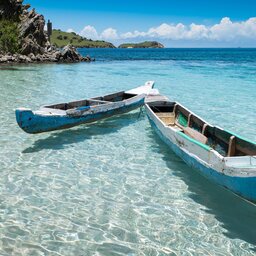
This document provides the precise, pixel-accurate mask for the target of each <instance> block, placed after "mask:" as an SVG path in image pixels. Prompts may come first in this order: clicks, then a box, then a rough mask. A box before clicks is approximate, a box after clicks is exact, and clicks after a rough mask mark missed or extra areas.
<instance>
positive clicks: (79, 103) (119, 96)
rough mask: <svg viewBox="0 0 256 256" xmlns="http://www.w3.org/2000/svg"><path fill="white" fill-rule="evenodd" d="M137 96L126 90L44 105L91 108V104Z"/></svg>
mask: <svg viewBox="0 0 256 256" xmlns="http://www.w3.org/2000/svg"><path fill="white" fill-rule="evenodd" d="M135 96H137V95H136V94H129V93H125V92H118V93H113V94H108V95H105V96H100V97H95V98H90V99H85V100H78V101H72V102H67V103H59V104H54V105H48V106H44V108H50V109H58V110H68V109H79V108H81V109H85V108H86V107H88V108H89V107H90V106H97V105H101V104H108V103H112V102H118V101H123V100H127V99H130V98H132V97H135Z"/></svg>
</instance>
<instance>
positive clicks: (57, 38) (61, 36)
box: [51, 29, 115, 48]
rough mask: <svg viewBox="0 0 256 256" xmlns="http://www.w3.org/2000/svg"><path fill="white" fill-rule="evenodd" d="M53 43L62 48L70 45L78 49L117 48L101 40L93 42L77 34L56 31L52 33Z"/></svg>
mask: <svg viewBox="0 0 256 256" xmlns="http://www.w3.org/2000/svg"><path fill="white" fill-rule="evenodd" d="M51 43H52V44H54V45H56V46H57V47H60V48H61V47H64V46H66V45H68V44H71V45H73V46H75V47H77V48H115V46H114V45H113V44H111V43H109V42H105V41H99V40H96V41H93V40H91V39H87V38H85V37H82V36H80V35H77V34H76V33H75V32H71V33H68V32H63V31H61V30H56V29H54V30H53V31H52V35H51Z"/></svg>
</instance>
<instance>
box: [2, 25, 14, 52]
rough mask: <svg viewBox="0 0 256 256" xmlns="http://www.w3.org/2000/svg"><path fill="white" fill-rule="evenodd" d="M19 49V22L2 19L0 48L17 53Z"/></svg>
mask: <svg viewBox="0 0 256 256" xmlns="http://www.w3.org/2000/svg"><path fill="white" fill-rule="evenodd" d="M18 49H19V32H18V27H17V23H16V22H14V21H10V20H0V50H1V51H3V52H10V53H15V52H17V51H18Z"/></svg>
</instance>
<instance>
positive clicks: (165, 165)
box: [0, 50, 256, 255]
mask: <svg viewBox="0 0 256 256" xmlns="http://www.w3.org/2000/svg"><path fill="white" fill-rule="evenodd" d="M83 51H85V50H83ZM102 51H103V50H98V51H97V50H88V52H89V53H90V54H91V55H92V56H93V55H94V56H95V57H98V55H100V54H101V53H102ZM112 51H113V50H112ZM198 51H199V50H198ZM238 51H241V50H238ZM251 51H252V52H253V53H251V52H250V53H247V55H246V54H245V53H244V52H242V55H243V56H242V59H240V60H238V59H239V58H238V57H239V56H241V55H240V54H239V53H238V52H235V53H233V55H232V54H230V53H229V55H231V56H233V57H232V58H233V59H232V58H228V59H227V60H226V59H225V57H223V58H220V57H218V58H217V57H216V54H214V53H212V52H211V54H210V57H209V56H208V58H207V57H204V58H199V59H198V58H196V57H193V56H196V55H191V52H190V51H189V50H188V51H187V52H185V53H184V54H185V55H186V59H185V60H184V58H181V57H179V58H176V59H173V58H172V57H171V55H168V56H169V57H168V58H167V57H166V58H167V59H164V60H163V59H162V58H158V60H154V59H153V60H152V59H148V58H145V57H144V60H136V58H135V57H133V56H134V53H133V52H132V53H131V52H130V51H128V53H127V52H125V56H126V58H124V57H122V58H123V59H125V60H122V61H120V58H119V55H120V51H119V52H116V53H113V52H112V53H111V51H108V50H106V51H105V52H104V54H105V55H104V54H102V55H103V57H104V56H105V57H104V58H103V57H102V59H101V60H99V61H96V62H95V63H89V64H88V63H80V64H72V65H70V64H66V65H55V64H49V65H31V66H13V67H5V68H1V69H0V91H1V93H0V123H1V129H0V143H1V148H0V171H1V176H0V184H1V185H0V229H1V231H0V255H253V254H255V245H256V207H255V206H254V205H251V204H249V203H247V202H245V201H243V200H241V199H240V198H238V197H237V196H235V195H233V194H232V193H230V192H229V191H227V190H225V189H223V188H221V187H219V186H216V185H215V184H212V183H211V182H209V181H208V180H206V179H205V178H203V177H201V176H200V175H199V174H198V173H197V172H196V171H194V170H192V169H191V168H189V167H188V166H186V165H185V164H184V163H183V162H182V161H181V160H180V159H179V158H178V157H176V156H175V155H174V154H173V153H172V152H171V151H170V150H169V148H168V147H167V146H165V145H164V144H163V143H162V142H161V140H160V139H159V138H158V137H157V136H156V134H155V132H154V131H153V129H152V128H151V126H150V124H149V122H148V120H147V118H146V116H145V113H144V112H143V113H142V114H140V111H139V110H137V111H133V112H131V113H129V114H125V115H122V116H119V117H113V118H110V119H108V120H105V121H101V122H98V123H95V124H91V125H87V126H86V125H81V126H79V127H75V128H72V129H69V130H63V131H56V132H51V133H46V134H39V135H28V134H25V133H24V132H23V131H22V130H21V129H20V128H19V127H18V126H17V124H16V121H15V116H14V112H13V109H14V108H16V107H20V106H25V107H31V108H33V109H36V108H37V107H39V106H40V105H42V104H46V103H55V102H61V101H69V100H73V99H79V98H83V97H87V96H97V95H101V94H105V93H108V92H113V91H116V90H123V89H129V88H131V87H133V86H137V85H140V84H143V83H144V82H145V81H146V80H155V81H156V88H158V89H159V90H160V91H161V92H162V93H163V94H166V95H167V96H169V97H170V98H172V99H174V100H178V101H180V102H181V103H183V104H185V105H186V106H187V107H189V108H190V109H191V110H193V111H194V112H195V113H197V114H199V115H200V116H201V117H203V118H204V119H206V120H207V121H209V122H211V123H213V124H218V125H219V126H221V127H224V128H226V129H229V130H232V131H234V132H236V133H239V134H241V135H243V136H245V137H247V138H249V139H251V140H254V141H256V134H255V120H256V118H255V117H256V114H255V107H256V101H255V98H256V88H255V86H256V60H255V58H254V57H253V56H255V55H256V53H255V52H256V50H254V51H253V50H251ZM151 53H152V52H150V50H148V52H147V54H146V53H145V52H142V53H141V54H143V55H144V56H151V55H152V54H151ZM113 54H114V55H113ZM115 54H116V55H115ZM122 54H124V53H123V52H122ZM150 54H151V55H150ZM154 54H155V53H154ZM168 54H170V53H168ZM184 54H183V55H184ZM194 54H196V53H194ZM203 54H204V53H202V52H200V51H199V52H198V56H201V55H203ZM234 54H237V58H235V57H234ZM117 55H118V56H117ZM189 55H190V56H191V58H189ZM220 55H221V54H220ZM226 55H227V54H226ZM226 55H225V54H223V56H226ZM106 56H111V58H110V57H106ZM127 56H128V57H127ZM136 56H137V59H138V54H137V55H136ZM214 56H215V57H214ZM221 56H222V55H221ZM98 59H99V58H98ZM134 59H135V60H134ZM234 59H236V60H235V61H234ZM110 60H111V61H110Z"/></svg>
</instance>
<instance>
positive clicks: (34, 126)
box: [15, 81, 154, 133]
mask: <svg viewBox="0 0 256 256" xmlns="http://www.w3.org/2000/svg"><path fill="white" fill-rule="evenodd" d="M153 86H154V82H153V81H148V82H146V83H145V85H142V86H139V87H137V88H135V89H132V90H128V91H121V92H116V93H112V94H108V95H105V96H100V97H95V98H89V99H84V100H78V101H72V102H68V103H59V104H54V105H48V106H43V107H41V108H40V109H39V110H36V111H32V110H31V109H27V108H18V109H16V110H15V114H16V120H17V123H18V125H19V127H20V128H21V129H22V130H23V131H25V132H27V133H41V132H48V131H53V130H58V129H65V128H70V127H73V126H76V125H80V124H84V123H91V122H94V121H98V120H100V119H103V118H107V117H110V116H113V115H117V114H122V113H126V112H129V111H131V110H134V109H136V108H138V107H140V106H142V105H143V104H144V99H145V96H146V95H147V94H148V93H149V92H150V91H151V89H152V88H153Z"/></svg>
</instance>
